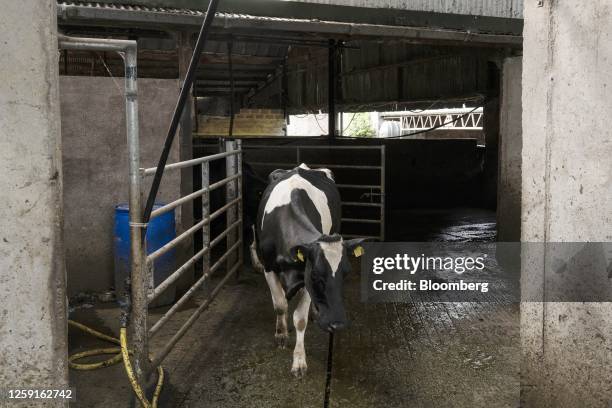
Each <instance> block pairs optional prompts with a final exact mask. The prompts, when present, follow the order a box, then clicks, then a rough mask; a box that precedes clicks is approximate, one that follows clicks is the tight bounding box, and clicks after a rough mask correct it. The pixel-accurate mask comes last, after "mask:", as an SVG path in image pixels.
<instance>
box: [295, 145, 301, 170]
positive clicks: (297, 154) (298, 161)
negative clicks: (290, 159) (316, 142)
mask: <svg viewBox="0 0 612 408" xmlns="http://www.w3.org/2000/svg"><path fill="white" fill-rule="evenodd" d="M295 151H296V153H295V156H296V160H297V165H298V166H299V165H300V164H302V154H301V153H302V152H301V150H300V146H297V147H296V148H295Z"/></svg>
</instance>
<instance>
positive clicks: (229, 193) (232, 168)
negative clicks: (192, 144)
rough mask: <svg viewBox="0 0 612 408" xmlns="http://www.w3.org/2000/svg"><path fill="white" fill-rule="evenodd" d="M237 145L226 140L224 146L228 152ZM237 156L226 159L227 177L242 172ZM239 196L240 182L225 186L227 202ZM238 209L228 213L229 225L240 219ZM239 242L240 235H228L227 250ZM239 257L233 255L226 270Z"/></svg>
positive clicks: (233, 208) (233, 141) (230, 210)
mask: <svg viewBox="0 0 612 408" xmlns="http://www.w3.org/2000/svg"><path fill="white" fill-rule="evenodd" d="M236 146H237V143H236V141H235V140H226V141H225V144H224V148H225V150H226V151H232V150H236ZM236 159H237V156H228V157H226V158H225V169H226V173H225V174H226V177H228V178H229V177H232V176H234V175H238V174H239V173H240V170H239V169H238V167H237V166H238V160H236ZM237 196H238V181H236V182H231V183H227V184H226V185H225V201H226V202H230V201H232V200H234V199H235V198H236V197H237ZM237 210H238V209H237V208H235V207H232V208H231V209H229V210H228V211H227V212H226V217H227V218H226V219H227V225H228V226H229V225H231V224H233V223H234V222H235V221H236V220H237V219H238V218H239V216H238V211H237ZM237 240H238V234H236V233H235V232H233V233H229V234H228V235H227V241H226V242H227V248H231V247H234V244H235V243H236V241H237ZM238 259H239V256H238V254H232V255H230V256H228V258H227V265H226V270H228V271H229V270H230V269H231V267H232V266H233V265H234V264H235V263H236V262H238Z"/></svg>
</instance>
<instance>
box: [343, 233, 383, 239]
mask: <svg viewBox="0 0 612 408" xmlns="http://www.w3.org/2000/svg"><path fill="white" fill-rule="evenodd" d="M342 237H343V238H367V239H378V236H374V235H359V234H342Z"/></svg>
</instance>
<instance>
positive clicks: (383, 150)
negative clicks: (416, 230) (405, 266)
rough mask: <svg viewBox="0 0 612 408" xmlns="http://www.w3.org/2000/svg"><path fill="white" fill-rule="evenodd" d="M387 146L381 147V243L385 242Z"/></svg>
mask: <svg viewBox="0 0 612 408" xmlns="http://www.w3.org/2000/svg"><path fill="white" fill-rule="evenodd" d="M385 153H386V146H385V145H381V146H380V241H381V242H384V241H385V223H386V218H385V202H386V200H385V194H386V188H385V184H386V169H385V167H386V155H385Z"/></svg>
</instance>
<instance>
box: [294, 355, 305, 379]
mask: <svg viewBox="0 0 612 408" xmlns="http://www.w3.org/2000/svg"><path fill="white" fill-rule="evenodd" d="M306 371H308V366H307V365H306V358H305V357H294V358H293V366H292V367H291V374H293V375H294V376H295V377H296V378H302V377H304V375H306Z"/></svg>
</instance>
